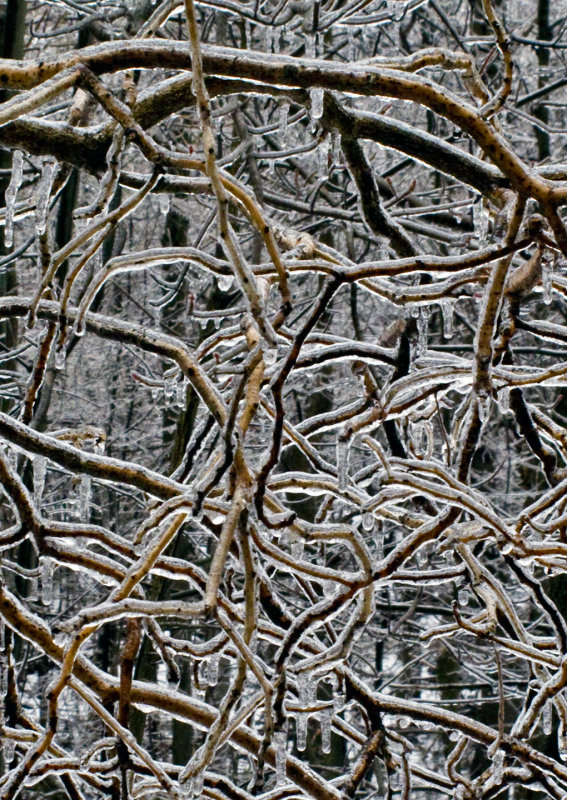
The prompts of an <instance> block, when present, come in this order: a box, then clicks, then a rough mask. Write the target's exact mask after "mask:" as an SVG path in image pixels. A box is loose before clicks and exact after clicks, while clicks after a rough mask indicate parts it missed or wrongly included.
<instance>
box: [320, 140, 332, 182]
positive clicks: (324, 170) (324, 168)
mask: <svg viewBox="0 0 567 800" xmlns="http://www.w3.org/2000/svg"><path fill="white" fill-rule="evenodd" d="M330 150H331V141H330V138H329V137H328V136H325V137H324V139H323V141H322V142H321V144H320V145H319V147H318V149H317V159H318V161H319V177H320V178H326V177H328V175H329V153H330Z"/></svg>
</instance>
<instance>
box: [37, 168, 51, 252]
mask: <svg viewBox="0 0 567 800" xmlns="http://www.w3.org/2000/svg"><path fill="white" fill-rule="evenodd" d="M54 172H55V162H54V161H44V162H43V168H42V170H41V178H40V179H39V185H38V187H37V201H36V207H35V231H36V233H37V235H38V236H41V234H42V233H45V231H46V228H47V217H48V215H49V197H50V195H51V186H52V183H53V173H54Z"/></svg>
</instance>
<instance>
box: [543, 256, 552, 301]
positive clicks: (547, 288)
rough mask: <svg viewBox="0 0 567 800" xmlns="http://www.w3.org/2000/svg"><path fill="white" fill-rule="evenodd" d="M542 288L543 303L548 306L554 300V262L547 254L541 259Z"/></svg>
mask: <svg viewBox="0 0 567 800" xmlns="http://www.w3.org/2000/svg"><path fill="white" fill-rule="evenodd" d="M541 286H542V289H543V302H544V303H545V304H546V306H548V305H549V304H550V303H551V300H552V299H553V261H552V260H551V259H550V258H549V257H548V256H547V254H544V255H543V256H542V257H541Z"/></svg>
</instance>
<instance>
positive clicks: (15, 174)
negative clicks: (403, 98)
mask: <svg viewBox="0 0 567 800" xmlns="http://www.w3.org/2000/svg"><path fill="white" fill-rule="evenodd" d="M23 174H24V154H23V153H22V151H21V150H14V153H13V155H12V174H11V176H10V183H9V184H8V188H7V189H6V194H5V195H4V197H5V202H6V219H5V222H4V244H5V245H6V247H12V245H13V243H14V214H15V210H16V197H17V195H18V191H19V189H20V186H21V183H22V176H23Z"/></svg>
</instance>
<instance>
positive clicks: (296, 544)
mask: <svg viewBox="0 0 567 800" xmlns="http://www.w3.org/2000/svg"><path fill="white" fill-rule="evenodd" d="M290 540H291V541H290V544H291V547H290V552H291V557H292V558H293V560H294V561H301V560H302V558H303V550H304V548H305V540H304V539H303V536H299V535H298V534H293V535H291V536H290Z"/></svg>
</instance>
